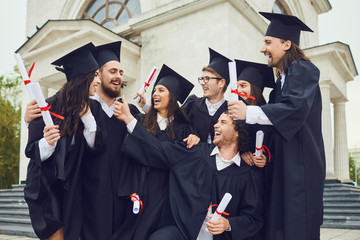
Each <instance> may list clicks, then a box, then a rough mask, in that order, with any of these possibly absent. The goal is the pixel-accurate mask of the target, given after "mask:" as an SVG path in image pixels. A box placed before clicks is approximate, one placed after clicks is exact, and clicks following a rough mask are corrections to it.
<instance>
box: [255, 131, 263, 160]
mask: <svg viewBox="0 0 360 240" xmlns="http://www.w3.org/2000/svg"><path fill="white" fill-rule="evenodd" d="M263 141H264V132H263V131H261V130H259V131H257V132H256V141H255V145H256V146H255V156H257V157H258V156H261V155H263V151H262V146H263Z"/></svg>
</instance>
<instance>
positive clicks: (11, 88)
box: [0, 73, 21, 188]
mask: <svg viewBox="0 0 360 240" xmlns="http://www.w3.org/2000/svg"><path fill="white" fill-rule="evenodd" d="M20 83H21V76H20V75H19V74H17V73H9V74H5V75H1V76H0V112H1V114H0V188H9V187H11V185H12V184H14V183H18V181H19V180H18V179H19V152H20V118H21V108H20V92H21V89H20V87H19V86H20Z"/></svg>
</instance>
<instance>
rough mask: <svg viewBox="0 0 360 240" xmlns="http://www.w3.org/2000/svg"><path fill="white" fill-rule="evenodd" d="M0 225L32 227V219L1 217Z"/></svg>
mask: <svg viewBox="0 0 360 240" xmlns="http://www.w3.org/2000/svg"><path fill="white" fill-rule="evenodd" d="M0 225H1V226H2V225H10V226H12V225H16V226H28V227H31V221H30V218H12V217H2V216H1V217H0Z"/></svg>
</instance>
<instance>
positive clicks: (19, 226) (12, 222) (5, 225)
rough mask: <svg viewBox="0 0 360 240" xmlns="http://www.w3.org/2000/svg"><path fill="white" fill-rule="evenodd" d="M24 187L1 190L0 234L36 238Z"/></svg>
mask: <svg viewBox="0 0 360 240" xmlns="http://www.w3.org/2000/svg"><path fill="white" fill-rule="evenodd" d="M24 186H25V185H18V184H14V185H12V187H13V189H0V234H6V235H18V236H27V237H36V235H35V233H34V231H33V229H32V226H31V222H30V217H29V210H28V207H27V204H26V202H25V200H24Z"/></svg>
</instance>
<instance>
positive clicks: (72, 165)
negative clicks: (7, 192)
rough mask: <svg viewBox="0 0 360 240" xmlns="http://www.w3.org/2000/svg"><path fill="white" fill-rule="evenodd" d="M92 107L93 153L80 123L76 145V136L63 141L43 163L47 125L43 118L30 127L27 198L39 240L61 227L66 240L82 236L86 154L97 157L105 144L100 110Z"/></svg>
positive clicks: (53, 106) (53, 107) (61, 139)
mask: <svg viewBox="0 0 360 240" xmlns="http://www.w3.org/2000/svg"><path fill="white" fill-rule="evenodd" d="M52 99H53V98H52ZM52 99H51V100H52ZM52 103H53V105H52V109H56V101H53V102H52ZM90 107H91V112H92V114H93V115H94V117H95V121H96V123H97V130H96V137H95V146H94V148H93V149H90V148H89V147H88V145H87V143H86V140H85V138H84V136H83V130H84V126H83V124H82V122H80V123H79V125H78V129H77V131H76V133H75V134H74V136H75V144H74V145H71V141H72V139H73V136H64V137H61V138H60V139H59V141H58V142H57V146H56V148H55V152H54V153H53V154H52V155H51V156H50V158H48V159H47V160H45V161H44V162H41V160H40V152H39V140H40V139H41V138H42V137H43V129H44V126H45V124H44V121H43V120H42V118H37V119H35V120H33V121H32V122H31V123H30V124H29V139H28V144H27V146H26V149H25V154H26V156H27V157H29V158H30V162H29V165H28V171H27V178H26V186H25V188H24V196H25V200H26V202H27V204H28V206H29V213H30V218H31V223H32V226H33V228H34V231H35V233H36V235H37V236H38V237H39V238H40V239H46V238H48V237H49V236H51V235H52V234H53V233H55V232H56V231H57V230H58V229H60V228H61V227H64V235H65V239H78V238H79V236H80V231H81V226H82V217H83V216H82V214H83V211H82V209H83V208H82V195H81V192H82V190H81V187H82V186H81V174H82V171H81V164H82V162H83V161H86V159H84V152H89V153H91V154H97V153H98V152H100V151H101V149H102V148H103V147H104V141H105V138H104V133H103V131H102V130H101V126H102V123H101V119H102V116H101V114H102V113H101V106H100V104H99V103H97V102H95V101H92V100H90ZM61 165H62V166H63V168H62V167H61ZM62 169H63V171H62Z"/></svg>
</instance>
